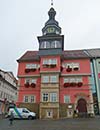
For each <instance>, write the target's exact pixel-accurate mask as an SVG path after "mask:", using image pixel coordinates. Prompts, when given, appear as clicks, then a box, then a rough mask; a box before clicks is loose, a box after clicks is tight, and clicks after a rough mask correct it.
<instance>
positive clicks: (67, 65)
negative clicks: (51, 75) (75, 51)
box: [62, 62, 79, 70]
mask: <svg viewBox="0 0 100 130" xmlns="http://www.w3.org/2000/svg"><path fill="white" fill-rule="evenodd" d="M62 66H63V67H65V68H68V67H69V68H72V69H75V70H76V69H78V68H79V63H75V62H72V63H63V65H62Z"/></svg>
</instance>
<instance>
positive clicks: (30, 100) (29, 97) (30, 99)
mask: <svg viewBox="0 0 100 130" xmlns="http://www.w3.org/2000/svg"><path fill="white" fill-rule="evenodd" d="M24 102H25V103H34V102H35V96H34V95H26V96H24Z"/></svg>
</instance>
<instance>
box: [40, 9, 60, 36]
mask: <svg viewBox="0 0 100 130" xmlns="http://www.w3.org/2000/svg"><path fill="white" fill-rule="evenodd" d="M48 15H49V19H48V21H47V22H46V23H45V26H44V27H43V29H42V32H43V35H48V34H52V33H48V31H47V29H48V28H50V27H51V28H55V29H56V30H57V32H58V34H60V33H61V28H60V27H59V23H58V22H57V21H56V20H55V16H56V11H55V9H54V8H53V7H51V8H50V10H49V11H48ZM55 34H56V32H55Z"/></svg>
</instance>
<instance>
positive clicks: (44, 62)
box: [43, 59, 57, 65]
mask: <svg viewBox="0 0 100 130" xmlns="http://www.w3.org/2000/svg"><path fill="white" fill-rule="evenodd" d="M45 64H46V65H56V64H57V59H44V60H43V65H45Z"/></svg>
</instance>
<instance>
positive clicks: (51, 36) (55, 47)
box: [38, 7, 64, 56]
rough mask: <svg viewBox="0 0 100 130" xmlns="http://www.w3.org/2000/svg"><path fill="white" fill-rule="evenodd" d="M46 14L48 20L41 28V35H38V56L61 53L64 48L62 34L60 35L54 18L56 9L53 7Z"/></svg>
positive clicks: (59, 29)
mask: <svg viewBox="0 0 100 130" xmlns="http://www.w3.org/2000/svg"><path fill="white" fill-rule="evenodd" d="M48 15H49V20H48V21H47V22H46V23H45V26H44V27H43V29H42V36H39V37H38V41H39V55H40V56H45V55H57V54H62V51H63V49H64V36H63V35H61V28H60V27H59V23H58V22H57V21H56V20H55V15H56V11H55V10H54V8H53V7H51V8H50V10H49V12H48Z"/></svg>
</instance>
